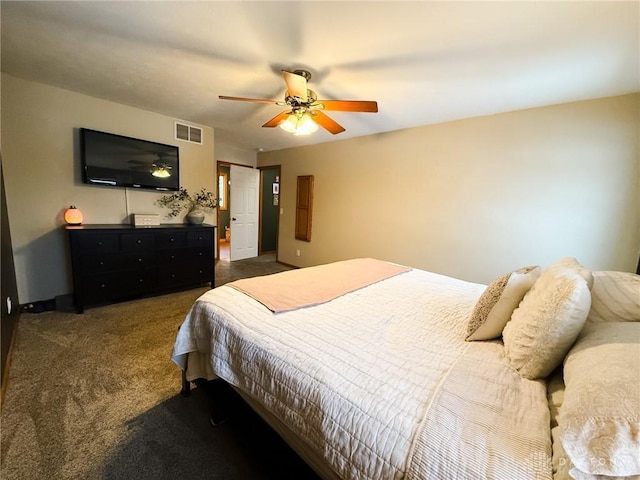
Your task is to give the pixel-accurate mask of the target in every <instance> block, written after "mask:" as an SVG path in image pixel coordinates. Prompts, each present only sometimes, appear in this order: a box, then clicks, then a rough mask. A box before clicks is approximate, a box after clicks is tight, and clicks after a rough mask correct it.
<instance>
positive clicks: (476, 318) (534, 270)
mask: <svg viewBox="0 0 640 480" xmlns="http://www.w3.org/2000/svg"><path fill="white" fill-rule="evenodd" d="M540 272H541V269H540V267H539V266H537V265H533V266H530V267H522V268H519V269H518V270H515V271H513V272H510V273H507V274H505V275H503V276H502V277H500V278H497V279H495V280H494V281H493V282H491V284H489V286H488V287H487V288H486V290H485V291H484V292H483V293H482V295H481V296H480V298H479V299H478V303H476V306H475V307H474V309H473V313H472V314H471V318H470V319H469V324H468V325H467V341H472V340H491V339H492V338H496V337H499V336H500V335H502V330H503V329H504V326H505V325H506V324H507V322H508V321H509V319H510V318H511V314H512V313H513V311H514V310H515V309H516V307H517V306H518V304H519V303H520V301H521V300H522V299H523V298H524V296H525V294H526V293H527V292H528V291H529V289H531V287H532V286H533V284H534V283H535V281H536V279H537V278H538V277H539V276H540Z"/></svg>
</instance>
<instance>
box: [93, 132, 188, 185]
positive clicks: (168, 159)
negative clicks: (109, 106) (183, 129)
mask: <svg viewBox="0 0 640 480" xmlns="http://www.w3.org/2000/svg"><path fill="white" fill-rule="evenodd" d="M80 152H81V153H80V158H81V162H82V180H83V181H84V183H89V184H92V185H102V186H107V187H133V188H148V189H153V190H178V189H179V188H180V174H179V173H180V164H179V163H180V152H179V148H178V147H176V146H174V145H165V144H162V143H157V142H151V141H149V140H140V139H137V138H131V137H125V136H122V135H115V134H113V133H106V132H98V131H96V130H89V129H88V128H81V129H80Z"/></svg>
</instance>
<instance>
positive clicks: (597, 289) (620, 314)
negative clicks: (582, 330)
mask: <svg viewBox="0 0 640 480" xmlns="http://www.w3.org/2000/svg"><path fill="white" fill-rule="evenodd" d="M587 322H588V323H599V322H640V275H636V274H635V273H629V272H593V289H592V290H591V310H590V311H589V316H588V317H587Z"/></svg>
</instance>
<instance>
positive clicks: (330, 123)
mask: <svg viewBox="0 0 640 480" xmlns="http://www.w3.org/2000/svg"><path fill="white" fill-rule="evenodd" d="M313 120H314V121H315V122H316V123H317V124H318V125H320V126H321V127H322V128H324V129H325V130H327V131H329V133H332V134H333V135H336V134H338V133H342V132H344V127H343V126H342V125H340V124H339V123H337V122H336V121H335V120H333V119H332V118H331V117H329V116H328V115H325V114H324V113H322V112H319V111H316V112H313Z"/></svg>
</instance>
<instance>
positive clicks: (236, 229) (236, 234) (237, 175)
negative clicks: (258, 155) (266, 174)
mask: <svg viewBox="0 0 640 480" xmlns="http://www.w3.org/2000/svg"><path fill="white" fill-rule="evenodd" d="M259 192H260V171H259V170H257V169H255V168H249V167H239V166H237V165H231V195H230V198H231V202H230V209H231V221H230V222H229V224H230V225H231V247H230V252H229V256H230V260H231V261H234V260H242V259H243V258H251V257H257V256H258V210H259V197H258V194H259Z"/></svg>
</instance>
